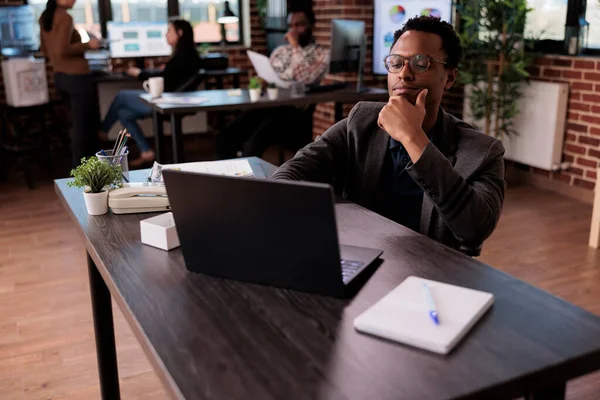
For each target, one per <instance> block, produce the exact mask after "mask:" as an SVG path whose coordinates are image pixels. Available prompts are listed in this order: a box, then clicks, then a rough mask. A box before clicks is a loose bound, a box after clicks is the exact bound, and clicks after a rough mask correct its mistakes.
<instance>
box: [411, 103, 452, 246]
mask: <svg viewBox="0 0 600 400" xmlns="http://www.w3.org/2000/svg"><path fill="white" fill-rule="evenodd" d="M439 112H440V115H439V116H438V119H439V118H441V119H442V129H441V130H440V131H438V132H435V137H434V138H433V144H434V145H435V147H437V148H438V150H440V152H441V153H442V154H443V155H444V156H445V157H446V158H447V159H448V161H450V164H452V166H454V165H455V164H456V147H457V141H458V138H457V136H456V135H457V133H456V129H455V126H454V125H455V124H454V121H453V119H452V117H450V115H448V114H447V113H446V112H445V111H444V110H443V109H442V107H440V109H439ZM433 212H434V207H433V202H432V201H431V200H430V199H429V197H428V196H427V195H423V203H422V206H421V226H420V228H421V229H420V230H421V233H422V234H423V235H427V236H429V231H430V229H431V221H432V220H433Z"/></svg>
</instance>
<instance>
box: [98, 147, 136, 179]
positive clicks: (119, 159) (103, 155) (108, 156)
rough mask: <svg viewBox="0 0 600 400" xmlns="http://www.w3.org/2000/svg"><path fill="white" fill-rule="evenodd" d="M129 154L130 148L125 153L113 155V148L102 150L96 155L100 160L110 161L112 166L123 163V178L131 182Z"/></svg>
mask: <svg viewBox="0 0 600 400" xmlns="http://www.w3.org/2000/svg"><path fill="white" fill-rule="evenodd" d="M128 155H129V150H127V151H125V152H124V153H123V154H120V155H116V156H113V151H112V150H103V151H102V150H101V151H99V152H97V153H96V157H98V160H100V161H102V162H105V163H109V164H110V165H112V166H115V165H119V164H120V165H121V171H122V180H123V181H124V182H127V183H128V182H129V162H128V161H127V156H128Z"/></svg>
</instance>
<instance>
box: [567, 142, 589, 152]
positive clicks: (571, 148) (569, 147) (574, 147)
mask: <svg viewBox="0 0 600 400" xmlns="http://www.w3.org/2000/svg"><path fill="white" fill-rule="evenodd" d="M565 151H568V152H570V153H576V154H585V147H581V146H577V145H574V144H566V145H565Z"/></svg>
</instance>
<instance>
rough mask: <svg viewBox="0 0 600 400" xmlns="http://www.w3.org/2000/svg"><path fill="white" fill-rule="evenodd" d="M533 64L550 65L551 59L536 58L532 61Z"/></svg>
mask: <svg viewBox="0 0 600 400" xmlns="http://www.w3.org/2000/svg"><path fill="white" fill-rule="evenodd" d="M533 64H534V65H552V59H550V58H545V57H542V58H536V59H535V60H533Z"/></svg>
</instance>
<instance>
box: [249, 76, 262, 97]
mask: <svg viewBox="0 0 600 400" xmlns="http://www.w3.org/2000/svg"><path fill="white" fill-rule="evenodd" d="M261 89H262V83H261V80H260V78H259V77H258V76H253V77H252V78H250V82H249V83H248V92H249V93H250V101H253V102H254V101H258V99H260V92H261Z"/></svg>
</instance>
